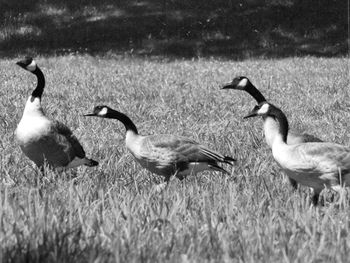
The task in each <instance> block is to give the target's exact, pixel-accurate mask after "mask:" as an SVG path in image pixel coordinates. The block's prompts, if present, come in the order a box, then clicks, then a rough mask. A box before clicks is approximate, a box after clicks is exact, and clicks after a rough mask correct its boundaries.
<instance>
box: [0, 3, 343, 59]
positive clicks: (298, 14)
mask: <svg viewBox="0 0 350 263" xmlns="http://www.w3.org/2000/svg"><path fill="white" fill-rule="evenodd" d="M0 10H2V12H1V14H0V20H1V21H2V27H1V28H0V50H1V51H0V56H1V57H12V56H16V55H18V54H27V53H29V54H32V53H33V54H43V55H46V54H47V55H51V54H64V53H75V52H79V53H88V54H92V55H96V54H106V53H108V52H112V53H120V54H125V53H127V54H137V55H160V56H170V57H200V56H203V57H205V56H220V57H229V58H234V59H242V58H247V57H255V56H266V57H288V56H294V55H299V56H300V55H301V56H302V55H317V56H327V57H329V56H338V55H345V54H346V53H347V52H348V48H347V23H348V22H347V11H346V10H347V3H346V1H343V0H333V1H330V0H327V1H320V0H317V1H316V0H310V1H301V0H289V1H277V0H265V1H256V0H249V1H227V0H225V1H223V0H221V1H214V0H210V1H199V0H189V1H180V0H153V1H150V0H148V1H147V0H145V1H140V0H133V1H127V0H121V1H117V2H116V1H112V0H80V1H69V0H59V1H54V0H45V1H44V0H39V1H34V0H14V1H4V0H2V1H0Z"/></svg>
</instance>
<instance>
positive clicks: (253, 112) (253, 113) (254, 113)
mask: <svg viewBox="0 0 350 263" xmlns="http://www.w3.org/2000/svg"><path fill="white" fill-rule="evenodd" d="M256 116H258V114H257V113H256V112H255V111H252V112H250V113H249V114H248V115H247V116H244V117H243V119H248V118H252V117H256Z"/></svg>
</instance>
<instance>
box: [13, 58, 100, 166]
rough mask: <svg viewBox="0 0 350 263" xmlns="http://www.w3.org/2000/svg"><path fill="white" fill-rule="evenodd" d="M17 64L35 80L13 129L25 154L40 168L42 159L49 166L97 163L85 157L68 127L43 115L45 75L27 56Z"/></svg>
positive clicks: (42, 164)
mask: <svg viewBox="0 0 350 263" xmlns="http://www.w3.org/2000/svg"><path fill="white" fill-rule="evenodd" d="M16 64H17V65H19V66H20V67H22V68H24V69H25V70H28V71H29V72H31V73H32V74H34V75H35V76H36V77H37V81H38V82H37V86H36V88H35V89H34V90H33V92H32V94H31V96H29V98H28V100H27V102H26V105H25V108H24V111H23V116H22V119H21V121H20V122H19V124H18V126H17V129H16V131H15V136H16V139H17V141H18V142H19V145H20V147H21V149H22V151H23V152H24V154H25V155H26V156H27V157H28V158H29V159H30V160H32V161H33V162H34V163H35V164H36V165H37V166H38V167H39V168H40V169H43V167H44V163H45V160H46V161H47V163H48V165H49V166H50V167H52V168H72V167H76V166H79V165H86V166H96V165H98V162H96V161H94V160H92V159H88V158H86V157H85V152H84V149H83V147H82V146H81V145H80V143H79V141H78V139H77V138H76V137H75V136H74V135H73V133H72V132H71V131H70V129H69V128H68V127H67V126H65V125H64V124H62V123H60V122H58V121H55V120H50V119H49V118H47V117H46V116H45V114H44V111H43V109H42V107H41V96H42V94H43V91H44V87H45V77H44V74H43V73H42V71H41V70H40V68H39V67H38V66H37V64H36V63H35V61H34V60H33V59H32V58H30V57H26V58H25V59H23V60H21V61H18V62H17V63H16Z"/></svg>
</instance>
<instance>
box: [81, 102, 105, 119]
mask: <svg viewBox="0 0 350 263" xmlns="http://www.w3.org/2000/svg"><path fill="white" fill-rule="evenodd" d="M111 110H112V109H111V108H110V107H108V106H105V105H98V106H96V107H95V108H94V110H93V111H92V113H89V114H85V115H84V116H95V117H100V118H108V117H109V113H110V112H111Z"/></svg>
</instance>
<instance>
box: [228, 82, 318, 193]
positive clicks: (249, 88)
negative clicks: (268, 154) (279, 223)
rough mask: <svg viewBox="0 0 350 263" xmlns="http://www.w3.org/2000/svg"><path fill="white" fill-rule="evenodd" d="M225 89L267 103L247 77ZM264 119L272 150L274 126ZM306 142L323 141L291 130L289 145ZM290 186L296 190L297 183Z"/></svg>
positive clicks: (266, 134) (291, 180)
mask: <svg viewBox="0 0 350 263" xmlns="http://www.w3.org/2000/svg"><path fill="white" fill-rule="evenodd" d="M223 89H234V90H244V91H246V92H248V93H249V94H250V95H251V96H252V97H253V98H254V99H255V100H256V102H257V103H258V104H259V103H262V102H266V99H265V97H264V96H263V95H262V94H261V92H260V91H259V90H258V89H257V88H256V87H255V86H254V85H253V84H252V83H251V82H250V80H249V79H248V78H247V77H243V76H240V77H236V78H234V79H233V80H232V82H230V83H228V84H225V85H224V86H223ZM263 119H264V131H265V140H266V143H267V145H268V146H269V147H270V148H271V147H272V142H273V137H270V134H271V133H269V132H266V131H268V130H269V129H270V128H269V127H270V126H271V125H273V123H272V124H271V123H270V119H269V118H263ZM304 142H322V140H321V139H319V138H317V137H315V136H313V135H310V134H307V133H299V132H296V131H292V130H290V131H289V132H288V136H287V144H298V143H304ZM289 181H290V184H291V185H292V187H293V188H294V189H296V188H297V183H296V182H295V181H294V180H293V179H291V178H289Z"/></svg>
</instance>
